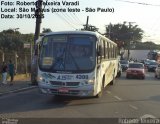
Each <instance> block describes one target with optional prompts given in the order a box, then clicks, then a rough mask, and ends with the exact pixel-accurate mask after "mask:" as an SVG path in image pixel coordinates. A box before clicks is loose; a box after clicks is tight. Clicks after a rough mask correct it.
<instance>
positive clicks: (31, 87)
mask: <svg viewBox="0 0 160 124" xmlns="http://www.w3.org/2000/svg"><path fill="white" fill-rule="evenodd" d="M37 87H38V86H30V87H25V88H21V89H16V90H10V91H8V92H4V93H0V96H3V95H7V94H10V93H19V92H22V91H26V90H30V89H34V88H37Z"/></svg>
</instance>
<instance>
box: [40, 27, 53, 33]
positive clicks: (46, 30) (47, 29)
mask: <svg viewBox="0 0 160 124" xmlns="http://www.w3.org/2000/svg"><path fill="white" fill-rule="evenodd" d="M48 32H52V30H51V29H50V28H43V31H42V33H48Z"/></svg>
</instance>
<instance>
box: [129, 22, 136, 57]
mask: <svg viewBox="0 0 160 124" xmlns="http://www.w3.org/2000/svg"><path fill="white" fill-rule="evenodd" d="M128 23H129V35H132V34H131V33H133V32H130V29H131V26H132V23H135V22H128ZM130 42H131V41H128V57H127V58H128V60H129V57H130Z"/></svg>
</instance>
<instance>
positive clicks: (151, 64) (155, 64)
mask: <svg viewBox="0 0 160 124" xmlns="http://www.w3.org/2000/svg"><path fill="white" fill-rule="evenodd" d="M157 66H158V63H157V62H150V63H149V65H148V71H149V72H150V71H155V69H156V67H157Z"/></svg>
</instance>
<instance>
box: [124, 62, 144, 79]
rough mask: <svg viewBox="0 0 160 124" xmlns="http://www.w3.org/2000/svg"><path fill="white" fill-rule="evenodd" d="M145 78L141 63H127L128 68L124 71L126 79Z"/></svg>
mask: <svg viewBox="0 0 160 124" xmlns="http://www.w3.org/2000/svg"><path fill="white" fill-rule="evenodd" d="M133 77H137V78H141V79H144V78H145V67H144V64H142V63H129V67H128V69H127V71H126V78H133Z"/></svg>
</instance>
